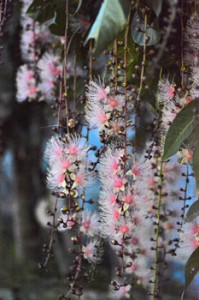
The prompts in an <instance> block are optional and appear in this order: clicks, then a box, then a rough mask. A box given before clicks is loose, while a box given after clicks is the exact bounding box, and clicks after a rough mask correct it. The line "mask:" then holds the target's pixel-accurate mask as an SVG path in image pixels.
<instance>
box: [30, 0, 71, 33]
mask: <svg viewBox="0 0 199 300" xmlns="http://www.w3.org/2000/svg"><path fill="white" fill-rule="evenodd" d="M27 14H28V15H29V16H30V17H31V18H33V19H34V20H36V21H38V22H40V23H44V22H46V21H50V20H51V21H50V24H49V29H50V31H51V33H53V34H55V35H60V36H63V35H64V33H65V24H66V16H65V1H64V0H59V1H57V0H52V1H45V0H34V1H33V2H32V4H31V5H30V6H29V8H28V10H27Z"/></svg>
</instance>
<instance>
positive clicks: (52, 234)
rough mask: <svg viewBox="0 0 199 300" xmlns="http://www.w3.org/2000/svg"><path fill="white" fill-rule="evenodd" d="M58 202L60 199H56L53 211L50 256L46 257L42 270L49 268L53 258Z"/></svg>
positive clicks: (48, 249)
mask: <svg viewBox="0 0 199 300" xmlns="http://www.w3.org/2000/svg"><path fill="white" fill-rule="evenodd" d="M57 202H58V198H57V197H56V200H55V204H54V209H53V222H52V227H51V235H50V241H49V245H48V248H47V251H48V255H47V256H46V259H45V262H44V264H42V265H41V267H42V268H46V267H47V265H48V262H49V260H50V258H51V256H52V247H53V244H54V239H55V232H56V231H57V226H56V222H55V215H56V211H57Z"/></svg>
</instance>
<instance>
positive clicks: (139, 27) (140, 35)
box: [131, 12, 161, 46]
mask: <svg viewBox="0 0 199 300" xmlns="http://www.w3.org/2000/svg"><path fill="white" fill-rule="evenodd" d="M131 35H132V38H133V40H134V42H135V43H136V44H138V45H140V46H144V44H145V38H146V36H147V42H146V45H147V46H152V45H156V44H157V43H158V42H159V41H160V38H161V35H160V33H159V32H158V31H157V30H156V29H155V28H151V27H149V28H147V30H146V34H145V24H144V21H143V17H142V14H141V13H138V12H136V13H135V14H134V16H133V19H132V23H131Z"/></svg>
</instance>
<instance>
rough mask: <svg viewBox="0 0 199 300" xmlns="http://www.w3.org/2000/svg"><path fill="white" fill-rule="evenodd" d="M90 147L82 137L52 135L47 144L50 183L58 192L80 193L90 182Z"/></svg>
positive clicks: (75, 195)
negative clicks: (88, 162) (88, 156)
mask: <svg viewBox="0 0 199 300" xmlns="http://www.w3.org/2000/svg"><path fill="white" fill-rule="evenodd" d="M88 149H89V147H88V145H87V143H86V140H85V139H84V138H81V137H76V136H72V137H71V136H68V135H66V136H65V137H57V136H56V137H52V138H51V139H50V141H49V142H48V144H47V147H46V151H45V158H46V161H47V162H48V165H49V168H48V176H47V179H48V185H49V187H50V188H51V189H52V190H53V191H54V192H57V193H60V192H62V193H64V194H66V195H68V194H72V195H73V197H77V196H78V193H79V192H81V191H82V189H83V188H84V187H85V186H86V185H87V184H88V183H89V177H88V171H87V161H86V154H87V151H88Z"/></svg>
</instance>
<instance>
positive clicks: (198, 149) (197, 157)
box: [192, 143, 199, 216]
mask: <svg viewBox="0 0 199 300" xmlns="http://www.w3.org/2000/svg"><path fill="white" fill-rule="evenodd" d="M192 164H193V170H194V175H195V180H196V184H197V186H198V187H199V143H198V144H197V145H196V146H195V149H194V152H193V162H192ZM198 216H199V211H198Z"/></svg>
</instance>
